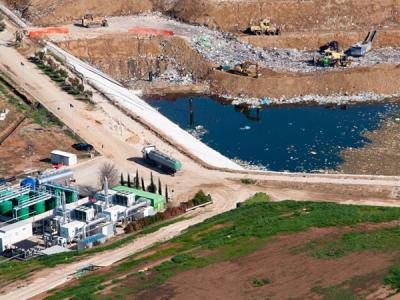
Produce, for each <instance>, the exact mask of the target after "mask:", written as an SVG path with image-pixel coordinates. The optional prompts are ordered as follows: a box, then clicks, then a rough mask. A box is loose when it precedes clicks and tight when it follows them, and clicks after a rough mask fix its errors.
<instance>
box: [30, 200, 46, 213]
mask: <svg viewBox="0 0 400 300" xmlns="http://www.w3.org/2000/svg"><path fill="white" fill-rule="evenodd" d="M33 210H34V212H35V215H40V214H42V213H44V212H45V211H46V204H45V202H44V201H42V202H38V203H36V204H35V205H34V206H33Z"/></svg>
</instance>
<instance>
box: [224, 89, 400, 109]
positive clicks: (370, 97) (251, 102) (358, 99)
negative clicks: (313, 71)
mask: <svg viewBox="0 0 400 300" xmlns="http://www.w3.org/2000/svg"><path fill="white" fill-rule="evenodd" d="M399 97H400V93H396V94H393V95H385V94H376V93H371V92H366V93H359V94H354V95H344V94H333V95H330V96H320V95H304V96H298V97H286V96H283V97H281V98H269V99H266V98H263V99H258V98H246V97H233V96H229V95H222V96H221V98H223V99H228V100H230V101H232V102H231V104H232V105H248V106H250V107H253V108H256V107H261V106H267V105H269V104H273V105H275V104H276V105H282V104H305V103H306V104H317V105H328V104H338V105H343V104H354V103H365V102H379V101H387V100H391V99H396V98H399Z"/></svg>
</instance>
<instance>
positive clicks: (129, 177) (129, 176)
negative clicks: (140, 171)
mask: <svg viewBox="0 0 400 300" xmlns="http://www.w3.org/2000/svg"><path fill="white" fill-rule="evenodd" d="M128 187H132V185H131V175H130V174H129V173H128Z"/></svg>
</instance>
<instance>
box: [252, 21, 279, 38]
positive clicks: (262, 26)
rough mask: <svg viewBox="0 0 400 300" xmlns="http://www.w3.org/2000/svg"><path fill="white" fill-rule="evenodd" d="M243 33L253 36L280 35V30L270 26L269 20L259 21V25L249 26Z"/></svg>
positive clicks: (273, 25)
mask: <svg viewBox="0 0 400 300" xmlns="http://www.w3.org/2000/svg"><path fill="white" fill-rule="evenodd" d="M244 32H245V33H247V34H253V35H262V34H264V35H280V34H281V28H280V27H279V26H276V25H275V24H272V23H271V20H269V19H264V20H261V21H260V23H259V24H257V25H252V26H250V27H249V28H247V29H246V30H245V31H244Z"/></svg>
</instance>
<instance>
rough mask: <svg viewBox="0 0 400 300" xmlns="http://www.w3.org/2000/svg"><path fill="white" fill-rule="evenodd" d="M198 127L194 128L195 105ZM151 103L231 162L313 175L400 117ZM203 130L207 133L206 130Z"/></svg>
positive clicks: (355, 109)
mask: <svg viewBox="0 0 400 300" xmlns="http://www.w3.org/2000/svg"><path fill="white" fill-rule="evenodd" d="M189 99H193V100H192V107H193V112H194V113H193V121H194V122H193V123H192V126H191V125H190V114H189V111H190V101H189ZM148 102H149V103H150V104H151V105H152V106H154V107H156V108H158V109H159V111H160V112H161V113H162V114H163V115H165V116H166V117H168V118H169V119H171V120H172V121H174V122H175V123H177V124H179V125H180V126H181V127H182V128H184V129H187V130H192V129H193V128H197V130H196V131H197V132H196V133H197V134H199V135H200V139H201V140H202V141H203V142H205V143H206V144H207V145H209V146H211V147H212V148H214V149H216V150H217V151H219V152H220V153H222V154H224V155H225V156H227V157H229V158H235V159H240V160H243V161H246V162H249V163H251V164H255V165H262V166H264V167H265V168H266V169H268V170H271V171H292V172H297V171H299V172H301V171H307V172H313V171H319V170H326V169H334V168H335V167H336V166H337V165H338V164H340V163H341V162H342V160H341V158H340V157H339V156H338V154H339V152H340V151H342V150H343V149H344V148H347V147H362V146H363V145H364V144H365V143H368V142H369V141H368V140H367V139H366V138H365V137H363V135H362V133H363V132H364V131H371V130H374V129H376V128H377V127H378V126H379V124H380V122H381V121H382V120H383V119H384V118H386V117H388V116H389V115H391V114H393V112H395V111H399V106H398V105H395V104H375V105H356V106H348V107H347V108H346V109H341V108H336V109H328V108H324V107H279V108H278V107H271V108H265V109H263V110H260V111H259V113H258V114H257V110H256V109H250V110H247V109H243V108H238V107H234V106H233V105H230V104H222V103H220V102H218V101H215V100H213V99H211V98H209V97H206V96H204V97H177V98H176V99H174V100H173V101H171V100H164V99H149V100H148ZM202 126H203V127H204V130H202Z"/></svg>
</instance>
